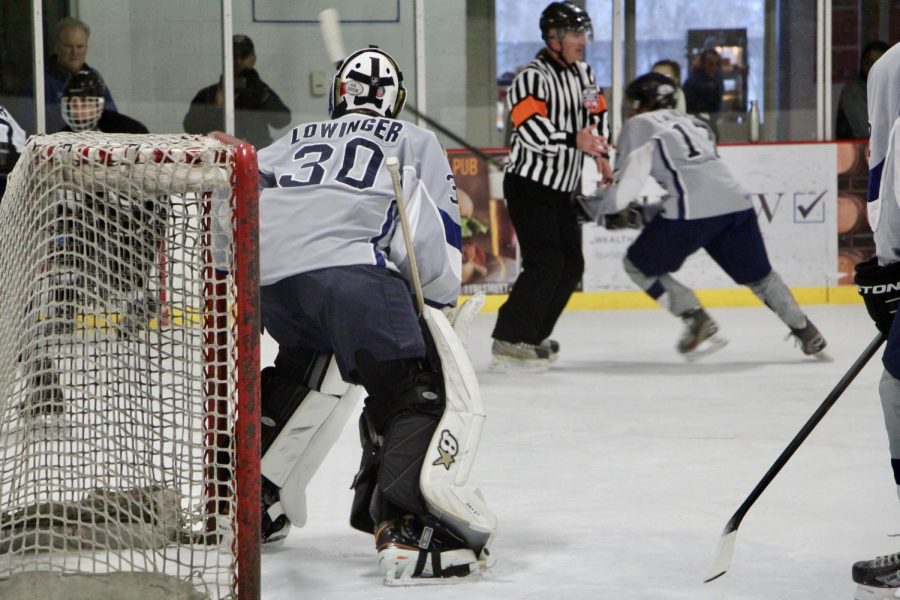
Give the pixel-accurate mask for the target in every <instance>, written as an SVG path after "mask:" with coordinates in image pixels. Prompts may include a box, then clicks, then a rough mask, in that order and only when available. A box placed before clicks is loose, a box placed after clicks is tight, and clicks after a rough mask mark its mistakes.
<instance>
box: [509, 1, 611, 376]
mask: <svg viewBox="0 0 900 600" xmlns="http://www.w3.org/2000/svg"><path fill="white" fill-rule="evenodd" d="M540 28H541V36H542V37H543V39H544V43H545V44H546V46H545V47H544V48H543V49H542V50H541V51H540V52H539V53H538V54H537V56H536V57H535V58H534V60H532V61H531V62H530V63H528V64H527V65H526V66H525V68H524V69H522V71H521V72H520V73H519V74H518V75H516V77H515V79H514V80H513V82H512V85H511V86H510V88H509V93H508V95H507V105H508V106H509V108H510V115H511V116H512V122H513V126H514V127H515V132H514V133H513V136H512V140H511V150H510V155H509V164H508V165H507V167H506V173H505V176H504V178H503V193H504V197H505V198H506V203H507V206H508V208H509V216H510V219H511V220H512V223H513V226H514V227H515V229H516V236H517V239H518V243H519V248H520V249H521V251H522V272H521V273H519V277H518V279H516V283H515V286H514V287H513V289H512V292H511V293H510V294H509V299H508V300H507V301H506V303H505V304H504V305H503V306H501V307H500V311H499V314H498V315H497V325H496V326H495V327H494V332H493V337H494V343H493V346H492V348H491V353H492V355H493V359H492V362H491V368H493V369H498V370H504V369H509V370H522V371H542V370H546V369H547V368H548V367H549V364H550V361H551V360H555V359H556V357H557V355H558V353H559V344H558V343H557V342H556V341H555V340H551V339H549V336H550V333H551V332H552V331H553V328H554V327H555V326H556V321H557V320H558V319H559V316H560V315H561V314H562V311H563V309H564V308H565V307H566V303H567V302H568V301H569V298H570V297H571V295H572V292H574V291H575V288H576V287H577V286H578V283H579V282H580V281H581V275H582V273H583V272H584V256H583V255H582V253H581V236H580V226H579V224H578V219H577V215H576V213H575V210H574V209H573V207H572V206H571V203H570V202H569V195H570V194H571V193H572V192H573V191H575V190H576V189H578V186H579V185H580V182H581V169H582V165H583V164H584V159H585V156H590V157H592V158H593V159H595V160H596V161H597V168H598V169H599V170H600V173H601V174H602V176H603V177H604V179H607V178H609V177H610V176H611V175H612V172H611V171H612V170H611V168H610V166H609V162H608V160H607V159H608V154H607V153H608V145H607V143H606V138H605V137H603V134H604V132H605V131H606V127H605V121H606V99H605V98H604V96H603V92H602V91H601V90H600V89H598V88H597V84H596V79H595V78H594V71H593V70H592V69H591V67H590V66H589V65H588V64H587V63H586V62H584V50H585V46H586V44H587V41H588V39H590V35H591V32H592V28H591V18H590V16H589V15H588V14H587V12H585V10H584V9H583V8H581V7H579V6H577V5H575V4H573V3H571V2H551V3H550V4H549V5H547V7H546V8H545V9H544V11H543V12H542V13H541V18H540Z"/></svg>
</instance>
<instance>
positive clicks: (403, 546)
mask: <svg viewBox="0 0 900 600" xmlns="http://www.w3.org/2000/svg"><path fill="white" fill-rule="evenodd" d="M375 547H376V549H377V550H378V568H379V570H380V571H381V574H382V575H383V576H384V582H385V583H386V584H387V585H422V584H434V583H455V582H456V581H448V578H454V579H456V580H458V578H462V577H466V576H468V575H473V574H475V573H478V572H479V571H481V569H482V565H481V562H480V561H479V560H478V558H477V557H476V556H475V552H474V551H472V550H471V549H470V548H467V547H466V546H465V542H464V541H463V540H462V539H461V538H459V537H457V536H456V535H454V534H453V532H451V531H450V530H449V529H447V528H446V527H444V526H442V525H441V524H440V523H439V522H438V521H437V519H435V518H433V517H428V518H426V519H424V520H422V519H419V518H417V517H414V516H412V515H406V516H404V517H401V518H398V519H391V520H389V521H384V522H383V523H382V524H381V525H379V526H378V529H377V530H376V531H375ZM485 566H486V565H485Z"/></svg>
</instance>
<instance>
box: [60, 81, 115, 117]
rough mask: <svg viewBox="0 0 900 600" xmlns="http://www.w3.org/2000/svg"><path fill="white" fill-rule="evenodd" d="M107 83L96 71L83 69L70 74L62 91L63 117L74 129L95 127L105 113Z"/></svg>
mask: <svg viewBox="0 0 900 600" xmlns="http://www.w3.org/2000/svg"><path fill="white" fill-rule="evenodd" d="M105 92H106V85H105V84H104V83H103V79H102V78H101V77H100V74H99V73H97V72H96V71H91V70H88V69H81V70H80V71H76V72H74V73H72V74H71V75H69V79H68V80H67V81H66V85H65V87H64V88H63V91H62V101H61V108H62V118H63V121H65V122H66V124H67V125H68V126H69V127H71V128H72V131H88V130H90V129H94V128H95V127H96V126H97V123H98V122H99V121H100V117H101V116H102V115H103V104H104V99H103V95H104V94H105Z"/></svg>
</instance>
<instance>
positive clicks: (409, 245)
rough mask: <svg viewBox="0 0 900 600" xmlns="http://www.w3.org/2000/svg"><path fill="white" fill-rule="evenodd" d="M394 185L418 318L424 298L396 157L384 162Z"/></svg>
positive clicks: (423, 310)
mask: <svg viewBox="0 0 900 600" xmlns="http://www.w3.org/2000/svg"><path fill="white" fill-rule="evenodd" d="M385 164H386V166H387V170H388V172H389V173H390V174H391V183H393V184H394V195H395V196H396V197H397V213H398V214H399V215H400V228H401V229H402V230H403V242H404V243H405V244H406V254H407V255H408V257H409V270H410V274H411V275H412V284H413V289H414V290H415V292H416V306H417V307H418V309H419V316H420V317H421V316H422V315H423V314H425V296H424V294H422V282H421V281H420V280H419V266H418V265H417V264H416V253H415V252H414V251H413V242H412V234H411V233H410V230H409V218H408V217H407V215H406V202H404V200H403V186H402V184H401V183H400V161H399V160H397V157H396V156H389V157H388V158H387V161H386V162H385Z"/></svg>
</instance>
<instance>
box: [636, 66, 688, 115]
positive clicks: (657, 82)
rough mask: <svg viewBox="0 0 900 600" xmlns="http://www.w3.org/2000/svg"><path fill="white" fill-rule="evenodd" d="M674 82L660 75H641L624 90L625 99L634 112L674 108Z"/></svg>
mask: <svg viewBox="0 0 900 600" xmlns="http://www.w3.org/2000/svg"><path fill="white" fill-rule="evenodd" d="M675 89H676V88H675V82H674V81H672V80H671V79H669V78H668V77H666V76H665V75H663V74H661V73H647V74H646V75H641V76H640V77H638V78H637V79H635V80H634V81H632V82H631V83H629V84H628V87H627V88H625V99H626V100H627V101H628V102H629V104H630V107H629V108H631V109H632V110H634V112H646V111H650V110H658V109H661V108H675Z"/></svg>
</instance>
